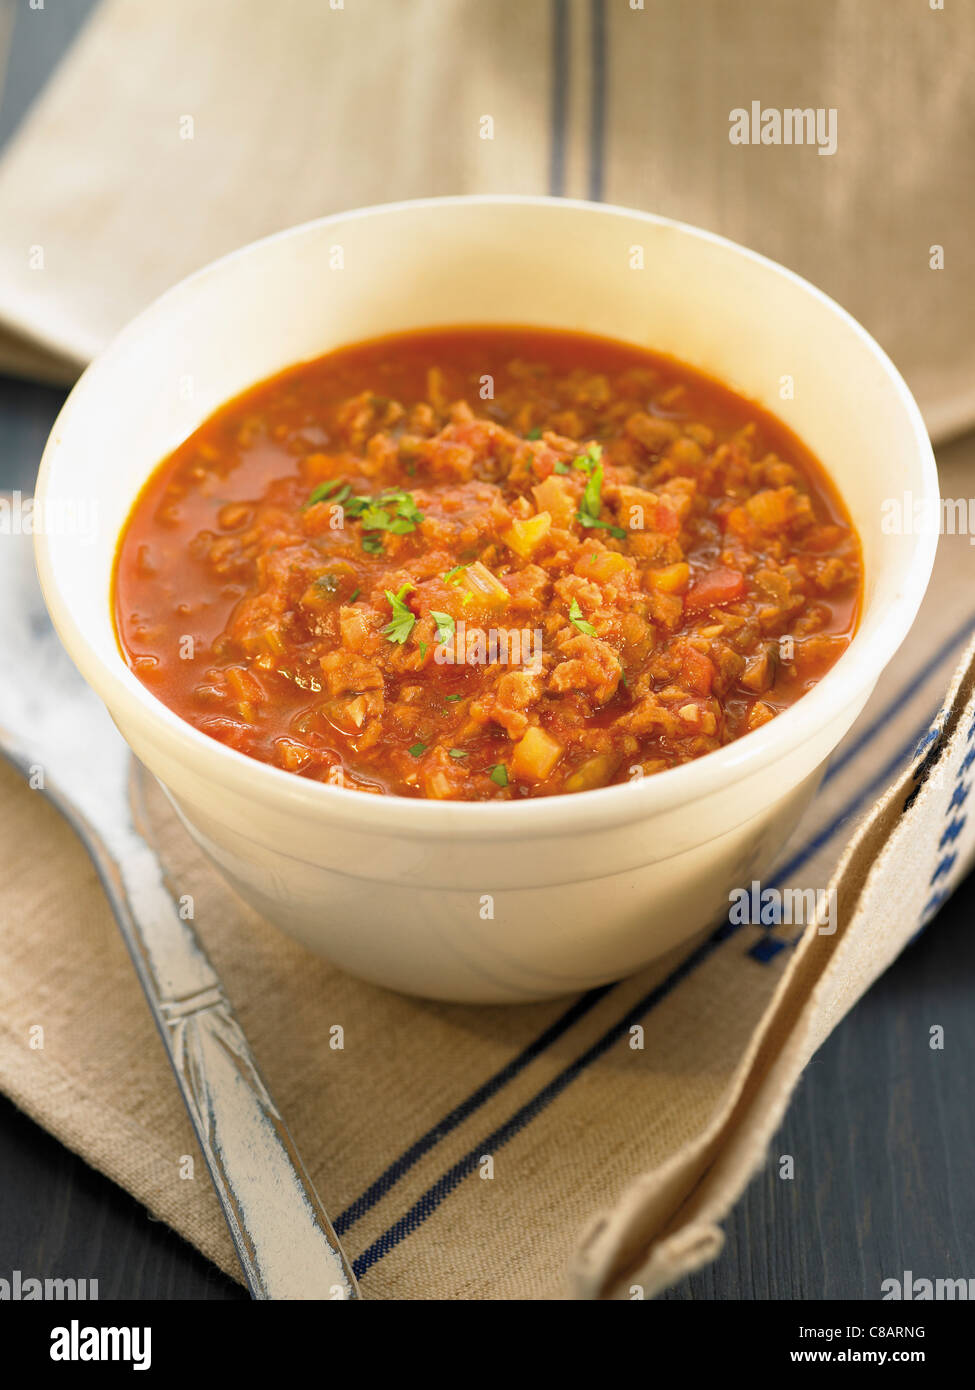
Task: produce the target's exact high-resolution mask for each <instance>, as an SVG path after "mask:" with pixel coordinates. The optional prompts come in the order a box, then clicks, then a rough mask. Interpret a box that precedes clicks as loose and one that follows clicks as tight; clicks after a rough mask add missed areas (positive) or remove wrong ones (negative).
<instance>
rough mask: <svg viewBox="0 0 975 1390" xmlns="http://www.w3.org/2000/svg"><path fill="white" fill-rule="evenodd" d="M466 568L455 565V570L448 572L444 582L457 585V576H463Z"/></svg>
mask: <svg viewBox="0 0 975 1390" xmlns="http://www.w3.org/2000/svg"><path fill="white" fill-rule="evenodd" d="M466 568H467V566H466V565H454V567H453V569H452V570H448V571H447V573H446V574H445V575H444V580H445V581H446V582H447V583H448V584H456V583H457V576H458V575H460V574H463V573H464V571H465V570H466Z"/></svg>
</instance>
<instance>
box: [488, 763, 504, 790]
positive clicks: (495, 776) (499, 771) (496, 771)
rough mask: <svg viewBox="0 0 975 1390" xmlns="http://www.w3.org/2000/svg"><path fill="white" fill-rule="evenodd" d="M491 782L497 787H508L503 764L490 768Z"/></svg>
mask: <svg viewBox="0 0 975 1390" xmlns="http://www.w3.org/2000/svg"><path fill="white" fill-rule="evenodd" d="M491 781H492V782H494V784H495V785H496V786H498V787H506V786H507V785H508V769H507V768H506V767H505V765H504V763H498V764H497V765H496V766H495V767H492V769H491Z"/></svg>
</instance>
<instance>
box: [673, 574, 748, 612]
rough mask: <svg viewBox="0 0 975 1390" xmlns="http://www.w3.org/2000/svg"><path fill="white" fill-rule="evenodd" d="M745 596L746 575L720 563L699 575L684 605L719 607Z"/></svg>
mask: <svg viewBox="0 0 975 1390" xmlns="http://www.w3.org/2000/svg"><path fill="white" fill-rule="evenodd" d="M744 596H745V576H744V575H743V574H741V573H740V571H738V570H731V569H726V568H725V567H724V566H723V565H719V567H718V568H717V569H713V570H708V571H707V573H706V574H702V575H699V576H698V578H697V579H695V581H694V583H693V584H692V585H691V587H690V588H689V589H688V591H687V593H686V594H685V595H684V607H685V608H687V609H691V610H693V609H695V608H717V607H719V606H720V605H721V604H722V603H734V602H735V600H736V599H740V598H744Z"/></svg>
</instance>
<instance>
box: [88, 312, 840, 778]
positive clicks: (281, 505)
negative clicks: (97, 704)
mask: <svg viewBox="0 0 975 1390" xmlns="http://www.w3.org/2000/svg"><path fill="white" fill-rule="evenodd" d="M862 579H863V573H862V559H861V551H860V544H859V540H858V538H857V535H856V532H855V531H854V529H853V526H852V524H851V522H850V519H849V516H848V514H847V512H846V510H845V508H844V506H843V503H842V501H841V499H840V498H839V496H838V494H837V492H836V490H835V489H834V487H833V486H832V484H831V482H830V481H829V479H828V478H827V476H826V474H825V472H824V470H823V468H822V467H821V465H820V464H819V463H818V461H817V460H816V459H815V458H814V457H813V455H812V454H811V453H810V452H809V450H808V449H806V448H805V447H804V446H803V444H802V443H801V442H800V441H799V440H798V439H797V438H796V436H795V435H794V434H792V433H791V431H789V430H788V429H787V428H786V427H785V425H783V424H782V423H781V422H780V421H779V420H777V419H776V418H775V417H773V416H772V415H771V414H769V413H768V412H767V411H765V410H763V409H761V408H760V407H758V406H757V405H755V404H754V403H753V402H750V401H747V400H745V399H743V398H742V397H740V396H738V395H736V394H735V393H734V392H732V391H730V390H729V389H728V388H727V387H725V386H723V385H721V384H720V383H719V382H717V381H714V380H712V379H711V378H709V377H706V376H704V375H702V374H701V373H700V372H697V371H694V370H692V369H691V368H689V367H687V366H685V365H683V364H681V363H679V362H677V361H675V360H674V359H672V358H669V357H666V356H663V355H661V354H658V353H651V352H648V351H644V350H642V349H638V348H635V347H632V346H628V345H625V344H622V343H617V342H613V341H610V340H607V339H600V338H595V337H592V336H589V335H583V334H577V333H566V332H557V331H549V330H540V329H521V328H503V329H502V328H493V327H492V328H456V329H444V330H429V331H422V332H415V333H409V334H403V335H397V336H394V337H388V338H383V339H378V340H375V341H370V342H367V343H360V344H355V345H353V346H350V347H346V348H342V349H340V350H338V351H336V352H333V353H329V354H328V355H327V356H325V357H322V358H320V359H318V360H317V361H313V362H307V363H302V364H300V365H297V366H294V367H291V368H289V369H288V370H287V371H284V372H282V373H281V374H280V375H278V376H276V377H274V378H272V379H271V380H269V381H265V382H262V383H260V384H259V385H257V386H254V387H253V388H252V389H250V390H249V391H246V392H245V393H244V394H243V395H241V396H239V397H237V398H236V399H235V400H233V401H230V402H229V403H228V404H227V405H225V406H223V407H222V408H221V409H220V410H218V411H217V412H216V413H215V414H214V415H213V416H211V418H210V419H208V420H207V421H205V422H204V424H203V425H201V426H200V428H199V429H197V430H196V431H195V432H194V434H193V435H191V436H190V438H189V439H187V440H186V441H185V443H183V444H181V445H180V447H179V448H178V449H176V450H175V452H174V453H173V454H172V455H171V456H170V457H169V458H167V459H165V460H164V461H163V462H162V463H161V464H160V465H159V467H158V468H157V469H156V470H155V472H154V473H153V474H152V476H151V477H150V479H149V481H148V482H147V483H146V485H145V487H144V489H143V490H142V492H141V494H140V495H139V497H138V499H137V501H136V503H135V506H134V508H133V511H132V514H131V516H130V518H129V520H128V522H127V524H126V526H125V529H124V531H123V533H122V536H121V540H120V544H119V550H118V556H117V561H116V572H115V585H114V607H115V620H116V626H117V631H118V637H119V642H120V646H121V649H122V652H123V654H124V656H125V659H126V661H127V662H128V664H129V666H130V667H131V669H132V670H133V671H134V672H135V674H136V675H137V676H138V678H139V679H140V680H141V681H142V682H143V683H144V684H145V686H146V687H147V688H148V689H149V690H151V691H152V692H153V694H155V695H156V696H157V697H158V698H159V699H160V700H162V701H163V702H164V703H165V704H166V705H168V706H169V707H170V708H171V709H173V710H175V711H176V713H177V714H179V715H180V716H181V717H182V718H184V719H186V720H188V721H189V722H190V723H191V724H193V725H194V726H195V727H196V728H198V729H201V730H202V731H203V732H205V733H207V734H209V735H210V736H211V737H213V738H215V739H219V740H220V741H222V742H224V743H226V744H228V745H229V746H230V747H232V748H236V749H238V750H239V751H240V752H242V753H246V754H248V755H250V756H252V757H255V758H259V759H262V760H263V761H265V762H269V763H273V764H274V765H275V766H277V767H281V768H285V769H288V770H289V771H291V772H293V773H296V774H298V775H300V776H303V777H311V778H315V779H318V780H321V781H329V782H335V783H340V784H342V785H345V786H349V787H355V788H359V789H361V790H363V791H369V792H374V793H392V794H398V795H402V796H414V797H433V798H439V799H451V798H452V799H459V800H486V799H491V800H511V799H518V798H522V797H526V796H541V795H551V794H554V793H564V792H576V791H583V790H586V789H589V788H593V787H599V786H605V785H607V784H610V783H615V782H623V781H626V780H628V779H632V778H635V777H642V776H652V775H656V774H658V773H660V772H663V771H665V770H666V769H668V768H671V767H674V766H677V765H679V764H681V763H684V762H687V761H689V760H691V759H694V758H698V757H701V756H702V755H704V754H706V753H708V752H711V751H712V750H714V749H716V748H720V747H721V746H722V745H724V744H727V743H729V742H731V741H732V740H734V739H737V738H740V737H742V736H744V735H747V734H748V733H749V732H750V731H752V730H754V729H757V728H759V727H760V726H761V725H762V724H765V723H767V722H768V721H769V720H771V719H774V718H775V717H776V716H777V715H778V714H779V713H780V712H781V711H782V710H783V709H785V708H787V707H788V706H789V705H791V704H792V703H793V702H794V701H796V700H798V699H799V698H801V696H802V695H803V694H804V693H805V692H806V691H807V690H809V689H810V688H811V686H813V685H814V684H815V683H816V681H818V680H819V679H820V678H821V677H822V676H823V675H824V674H825V672H826V671H827V670H828V669H829V668H830V667H831V666H832V665H833V664H834V662H835V661H836V660H837V658H838V657H839V656H840V654H841V653H842V652H843V651H844V649H845V648H846V646H847V645H848V644H849V642H850V641H851V639H852V636H853V633H854V630H855V627H856V623H857V618H858V614H859V609H860V603H861V594H862Z"/></svg>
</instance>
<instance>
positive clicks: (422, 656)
mask: <svg viewBox="0 0 975 1390" xmlns="http://www.w3.org/2000/svg"><path fill="white" fill-rule="evenodd" d="M427 650H428V648H427V643H426V642H421V643H420V660H421V661H423V660H425V659H426V654H427Z"/></svg>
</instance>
